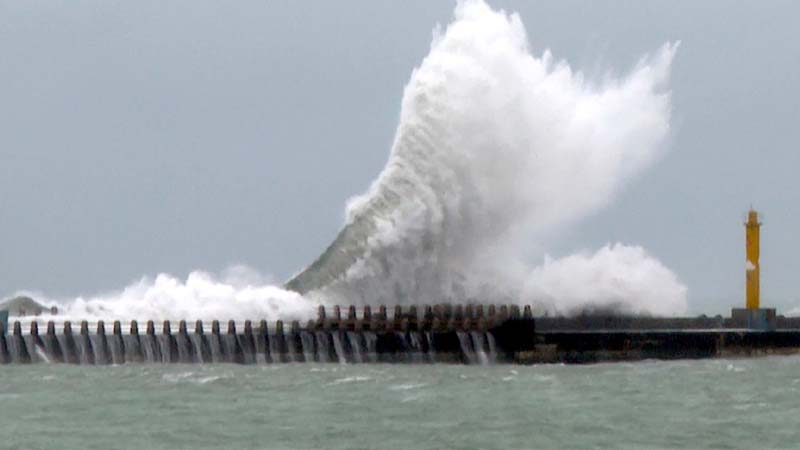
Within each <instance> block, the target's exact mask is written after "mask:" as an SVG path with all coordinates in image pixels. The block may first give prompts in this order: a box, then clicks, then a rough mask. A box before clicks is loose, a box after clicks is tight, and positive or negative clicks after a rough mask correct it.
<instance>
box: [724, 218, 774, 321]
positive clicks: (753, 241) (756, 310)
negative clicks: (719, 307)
mask: <svg viewBox="0 0 800 450" xmlns="http://www.w3.org/2000/svg"><path fill="white" fill-rule="evenodd" d="M744 227H745V254H746V256H747V261H746V263H747V267H746V268H745V277H746V278H745V279H746V281H747V285H746V286H745V307H744V308H733V310H732V311H731V319H732V321H733V324H735V326H739V327H743V328H748V329H751V330H762V331H771V330H775V328H776V325H777V322H776V318H777V315H776V314H775V308H762V307H761V298H760V296H761V292H760V289H761V286H760V282H759V281H760V280H759V276H760V275H761V271H760V266H759V262H758V258H759V256H761V255H760V253H761V245H760V244H761V243H760V242H759V239H760V238H761V222H759V221H758V213H757V212H756V211H755V210H753V209H752V208H750V211H748V212H747V222H745V223H744Z"/></svg>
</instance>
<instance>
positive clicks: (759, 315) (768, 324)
mask: <svg viewBox="0 0 800 450" xmlns="http://www.w3.org/2000/svg"><path fill="white" fill-rule="evenodd" d="M776 317H777V315H776V313H775V308H756V309H749V308H733V310H731V319H732V322H733V325H734V326H735V327H741V328H747V329H750V330H763V331H773V330H775V327H776V323H777V321H776Z"/></svg>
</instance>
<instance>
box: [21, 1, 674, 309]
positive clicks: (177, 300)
mask: <svg viewBox="0 0 800 450" xmlns="http://www.w3.org/2000/svg"><path fill="white" fill-rule="evenodd" d="M674 52H675V46H674V45H665V46H664V47H662V48H661V49H660V50H659V51H658V52H657V53H656V54H655V55H653V56H645V57H643V58H642V59H641V60H640V61H639V63H638V64H637V65H636V66H635V67H634V68H633V69H632V70H631V72H630V73H629V74H627V75H625V76H621V77H616V78H614V77H607V78H605V79H604V80H602V82H598V83H590V82H587V81H586V80H585V79H584V76H583V75H582V74H581V73H580V72H575V71H573V70H572V69H571V68H570V67H569V66H568V65H567V64H566V63H565V62H558V61H554V60H553V58H552V57H551V55H550V53H549V52H545V53H544V54H543V55H541V56H535V55H532V54H531V51H530V49H529V46H528V39H527V36H526V32H525V28H524V26H523V25H522V22H521V21H520V18H519V17H518V16H517V15H516V14H506V13H505V12H502V11H499V12H498V11H493V10H492V9H491V8H489V7H488V6H487V5H486V4H485V3H483V2H482V1H479V0H470V1H464V2H461V3H459V4H458V6H457V7H456V9H455V17H454V20H453V22H452V23H451V24H450V25H449V26H448V27H447V28H446V30H444V31H441V30H439V29H437V30H436V31H435V33H434V39H433V42H432V44H431V50H430V54H429V55H428V56H427V57H426V58H425V59H424V60H423V61H422V63H421V64H420V66H419V67H418V68H417V69H416V70H414V72H413V73H412V75H411V79H410V81H409V83H408V85H407V86H406V88H405V92H404V95H403V100H402V109H401V114H400V123H399V125H398V128H397V133H396V137H395V141H394V144H393V146H392V150H391V155H390V157H389V161H388V163H387V165H386V167H385V169H384V170H383V172H382V173H381V174H380V176H379V177H378V179H377V180H375V182H374V183H373V184H372V186H371V187H370V189H369V190H368V191H367V192H366V193H365V194H364V195H362V196H359V197H356V198H353V199H351V200H350V202H349V204H348V207H347V221H346V224H345V226H344V227H343V229H342V230H341V232H340V233H339V235H338V237H337V238H336V240H335V241H334V242H333V244H331V246H330V247H329V248H328V249H327V250H326V251H325V252H324V253H323V254H322V255H321V256H320V257H319V258H318V259H317V260H316V261H315V262H314V263H313V264H312V265H311V266H309V267H308V268H307V269H306V270H304V271H302V272H301V273H299V274H298V275H297V276H295V277H294V278H293V279H292V280H291V281H289V283H288V284H287V286H286V288H287V289H289V290H285V289H282V288H281V287H278V286H275V285H273V284H270V283H269V282H267V281H265V280H263V279H262V278H261V277H260V276H258V275H257V274H254V273H252V271H250V270H248V269H244V268H235V269H234V270H230V271H228V272H227V273H223V274H221V275H212V274H208V273H206V272H193V273H191V274H189V276H188V277H187V279H186V280H180V279H178V278H176V277H174V276H170V275H168V274H160V275H158V276H156V277H155V278H149V277H146V278H143V279H141V280H139V281H138V282H135V283H133V284H132V285H130V286H128V287H126V288H125V289H123V290H121V291H118V292H113V293H108V294H103V295H98V296H93V297H88V298H78V299H71V300H66V301H48V300H46V299H43V296H41V295H38V294H34V297H35V298H37V300H43V301H44V302H45V303H48V304H58V305H59V306H60V310H61V311H62V314H63V315H64V316H66V317H73V318H90V317H97V318H123V319H194V318H205V319H225V318H234V319H252V318H260V317H265V318H269V319H273V318H276V317H281V318H284V319H288V318H303V317H307V316H310V315H312V314H313V311H314V305H315V304H317V303H327V304H332V303H340V304H359V303H371V304H376V303H378V302H381V303H386V304H394V303H412V302H413V303H433V302H447V301H453V302H467V301H471V300H475V301H482V302H498V303H499V302H519V303H530V304H533V305H535V306H536V307H538V308H539V309H540V312H541V310H543V309H544V310H547V311H552V312H561V313H569V312H571V311H574V310H576V309H581V308H586V307H592V308H607V307H614V308H623V309H626V310H629V311H632V312H639V313H650V314H658V315H671V314H680V313H683V312H685V310H686V288H685V287H684V286H683V285H682V284H681V283H680V282H679V281H678V280H677V278H676V277H675V275H674V274H673V273H672V272H671V271H670V270H669V269H667V268H666V267H664V266H663V265H662V264H661V263H660V262H659V261H658V260H656V259H654V258H652V257H651V256H649V255H648V254H647V252H645V251H644V250H643V249H642V248H641V247H638V246H626V245H622V244H613V245H612V244H609V245H606V246H604V247H602V248H600V249H599V250H597V251H594V252H591V251H582V252H579V253H577V254H574V255H570V256H567V257H564V258H560V259H554V258H550V257H548V256H547V255H546V253H545V252H546V248H547V246H546V244H547V243H549V242H552V240H553V239H557V238H558V234H559V233H558V232H559V230H561V229H563V228H564V227H565V226H567V225H569V224H570V223H573V222H574V221H576V220H579V219H581V218H582V217H585V216H586V215H588V214H591V213H593V212H595V211H597V210H598V209H600V208H602V207H604V206H605V205H607V204H608V203H609V202H610V201H611V200H612V199H613V197H614V195H615V193H616V192H617V191H619V189H620V188H621V187H622V186H623V185H624V184H625V183H626V182H627V181H628V180H630V179H631V178H632V177H634V176H635V175H637V174H638V173H640V172H641V171H642V170H644V169H645V168H647V167H648V166H650V165H651V164H653V162H654V161H655V160H656V159H657V158H658V156H659V154H660V152H661V150H662V148H663V141H664V140H665V137H666V136H667V134H668V132H669V118H670V97H669V92H668V91H667V90H666V89H667V86H666V83H667V81H668V76H669V70H670V64H671V61H672V57H673V54H674ZM527 261H543V263H542V264H541V265H539V266H531V265H530V264H528V263H526V262H527ZM292 291H295V292H292ZM301 294H302V295H301Z"/></svg>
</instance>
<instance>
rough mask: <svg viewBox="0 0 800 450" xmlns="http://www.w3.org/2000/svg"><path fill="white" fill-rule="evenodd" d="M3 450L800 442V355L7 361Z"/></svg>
mask: <svg viewBox="0 0 800 450" xmlns="http://www.w3.org/2000/svg"><path fill="white" fill-rule="evenodd" d="M0 405H1V407H0V429H1V430H2V432H1V434H0V439H2V442H0V445H2V446H3V447H4V448H146V449H160V448H164V449H166V448H169V449H174V448H228V447H236V448H298V449H300V448H303V449H306V448H308V449H310V448H422V449H426V448H431V449H432V448H465V449H466V448H498V449H500V448H637V449H638V448H797V447H798V446H800V428H799V427H798V423H799V422H798V421H800V419H799V418H800V358H796V357H783V358H765V359H752V360H708V361H679V362H642V363H635V364H603V365H591V366H556V365H546V366H533V367H521V366H491V367H480V366H449V365H394V366H389V365H348V366H345V365H339V364H287V365H274V366H234V365H207V366H189V365H171V366H156V365H129V366H117V367H80V366H65V365H44V364H39V365H34V366H28V367H25V366H5V367H0Z"/></svg>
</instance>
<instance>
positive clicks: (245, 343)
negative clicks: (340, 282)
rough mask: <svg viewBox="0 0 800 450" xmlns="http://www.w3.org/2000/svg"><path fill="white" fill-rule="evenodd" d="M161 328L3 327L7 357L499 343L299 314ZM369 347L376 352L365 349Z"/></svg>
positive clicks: (463, 356)
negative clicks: (223, 326)
mask: <svg viewBox="0 0 800 450" xmlns="http://www.w3.org/2000/svg"><path fill="white" fill-rule="evenodd" d="M451 322H452V321H451ZM155 331H156V330H155V324H154V323H153V321H148V322H147V326H146V332H145V334H143V335H140V334H139V329H138V324H137V322H136V321H133V322H131V327H130V333H129V334H125V335H123V333H122V327H121V324H120V322H118V321H117V322H114V325H113V331H112V334H110V335H106V331H105V324H104V323H103V322H102V321H100V322H98V323H97V331H96V333H90V332H89V326H88V323H87V322H86V321H83V322H81V326H80V333H79V334H78V335H73V333H72V325H71V323H70V322H65V323H64V329H63V333H62V334H56V330H55V324H54V323H53V322H49V323H48V325H47V331H46V333H45V334H44V335H40V334H39V329H38V324H37V323H36V322H32V323H31V330H30V333H29V334H27V335H23V334H22V330H21V325H20V323H19V322H16V323H15V324H14V326H13V332H12V334H10V335H5V334H4V333H0V363H2V364H8V363H16V364H19V363H23V364H24V363H31V362H63V363H73V364H89V365H95V364H98V365H99V364H122V363H129V362H160V363H217V362H231V363H241V364H252V363H278V362H307V361H318V362H327V361H340V362H402V361H406V362H420V361H418V360H416V359H414V358H415V356H414V355H415V354H416V355H417V356H418V355H419V354H425V355H428V356H427V357H428V358H431V359H430V362H470V360H471V358H472V357H471V356H470V355H474V354H476V353H484V352H487V351H489V350H490V349H493V348H494V344H493V342H494V341H493V338H492V337H491V335H490V333H489V332H477V331H472V332H466V331H463V330H460V329H457V328H452V329H448V328H443V329H441V330H434V331H427V332H423V331H411V330H406V331H395V330H391V329H383V330H380V331H369V330H362V331H345V330H340V329H327V330H326V329H321V328H316V326H315V327H314V328H310V327H309V328H300V326H299V323H298V322H293V323H292V326H291V329H290V330H287V331H286V332H284V329H283V323H282V322H281V321H278V322H277V323H276V326H275V330H274V332H273V333H270V332H269V330H268V329H267V322H266V321H265V320H262V321H261V322H260V323H259V326H258V327H257V328H256V329H254V328H253V326H252V322H250V321H246V322H245V324H244V332H243V333H237V330H236V325H235V322H234V321H230V322H229V323H228V330H227V334H221V333H220V327H219V322H218V321H214V322H213V323H212V330H211V334H210V335H207V334H205V333H204V330H203V323H202V322H201V321H197V322H196V324H195V331H194V333H192V334H190V333H188V331H187V326H186V322H185V321H181V322H180V323H179V326H178V333H177V334H175V335H173V333H172V331H171V325H170V322H169V321H165V322H163V328H162V331H161V333H160V334H156V332H155ZM467 335H471V336H467ZM465 337H466V339H467V344H465ZM434 342H435V344H434ZM490 343H492V344H491V345H490ZM368 353H369V354H371V355H372V357H371V358H372V359H371V360H368V359H369V358H367V356H365V355H366V354H368ZM376 355H377V356H376ZM432 355H437V356H436V357H434V356H432Z"/></svg>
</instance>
